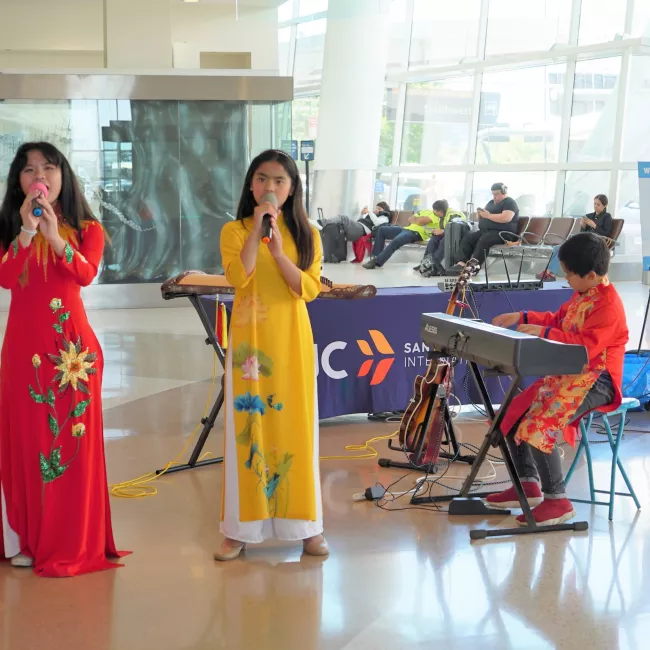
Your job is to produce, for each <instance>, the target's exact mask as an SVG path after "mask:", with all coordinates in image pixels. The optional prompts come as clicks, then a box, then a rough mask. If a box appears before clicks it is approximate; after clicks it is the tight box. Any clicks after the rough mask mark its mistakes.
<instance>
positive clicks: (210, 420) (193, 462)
mask: <svg viewBox="0 0 650 650" xmlns="http://www.w3.org/2000/svg"><path fill="white" fill-rule="evenodd" d="M175 297H181V296H179V295H178V294H177V295H176V296H175ZM183 297H185V298H189V300H190V302H191V303H192V305H193V306H194V309H196V312H197V313H198V315H199V318H200V319H201V322H202V323H203V327H204V328H205V331H206V333H207V335H208V338H207V339H206V340H205V344H206V345H211V346H212V347H213V348H214V351H215V353H216V355H217V358H218V359H219V363H221V367H222V368H223V367H224V366H225V362H226V357H225V355H224V353H223V348H222V347H221V345H219V341H218V340H217V337H216V334H215V333H214V328H213V327H212V323H211V322H210V319H209V317H208V315H207V313H206V311H205V309H204V307H203V304H202V303H201V299H200V297H199V296H198V295H197V294H195V293H191V294H190V293H188V294H187V295H185V296H183ZM223 400H224V381H223V377H222V378H221V390H220V391H219V395H218V396H217V399H216V400H215V402H214V404H213V405H212V409H211V410H210V414H209V415H208V417H207V418H201V424H202V425H203V428H202V429H201V434H200V435H199V439H198V440H197V441H196V445H194V450H193V451H192V454H191V455H190V458H189V460H188V461H187V463H185V464H183V465H172V466H171V467H170V468H169V469H168V470H166V471H165V470H162V469H157V470H156V474H162V473H163V472H165V474H173V473H174V472H183V471H185V470H187V469H194V468H195V467H205V466H206V465H216V464H217V463H223V456H219V457H217V458H208V459H207V460H201V461H199V458H200V456H201V452H202V451H203V447H204V446H205V442H206V440H207V439H208V436H209V435H210V431H212V427H214V423H215V422H216V420H217V417H218V415H219V412H220V411H221V407H222V406H223Z"/></svg>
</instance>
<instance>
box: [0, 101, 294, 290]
mask: <svg viewBox="0 0 650 650" xmlns="http://www.w3.org/2000/svg"><path fill="white" fill-rule="evenodd" d="M290 134H291V104H290V103H289V102H252V101H221V100H215V101H208V100H183V101H177V100H146V99H135V100H131V99H101V100H90V99H79V100H77V99H72V100H38V101H36V100H6V101H4V102H0V192H2V195H4V191H5V186H4V183H5V181H6V178H7V172H8V168H9V165H10V163H11V160H12V159H13V157H14V154H15V152H16V149H17V148H18V147H19V146H20V145H21V144H22V143H23V142H26V141H35V140H36V141H41V140H46V141H49V142H52V143H53V144H55V145H56V146H57V147H59V148H60V149H61V150H62V151H63V152H64V153H65V155H66V156H67V157H68V159H69V160H70V163H71V164H72V167H73V169H74V170H75V172H76V174H77V175H78V177H79V180H80V182H81V183H82V186H83V191H84V193H85V195H86V198H87V199H88V201H89V203H90V205H91V206H92V208H93V211H94V212H95V214H96V215H97V217H98V218H99V219H101V221H102V223H103V224H104V227H105V228H106V231H107V233H108V235H109V236H110V239H111V244H110V246H107V248H106V253H105V255H104V262H103V265H102V268H101V270H100V273H99V275H98V278H97V280H96V282H97V283H99V284H119V283H128V284H134V283H147V282H155V283H160V282H162V281H164V280H166V279H167V278H169V277H170V276H173V275H174V274H176V273H179V272H180V271H182V270H186V269H201V270H202V271H206V272H208V273H220V272H221V271H222V268H221V259H220V254H219V234H220V231H221V228H222V227H223V225H224V224H225V223H227V222H228V221H229V220H231V219H233V218H234V214H235V213H236V210H237V203H238V200H239V195H240V193H241V187H242V183H243V180H244V176H245V174H246V170H247V166H248V164H249V162H250V160H251V158H252V157H253V156H255V155H256V154H257V153H259V152H260V151H262V150H264V149H267V148H270V147H274V148H280V146H281V143H282V141H283V140H287V139H289V138H290Z"/></svg>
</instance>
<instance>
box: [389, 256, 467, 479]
mask: <svg viewBox="0 0 650 650" xmlns="http://www.w3.org/2000/svg"><path fill="white" fill-rule="evenodd" d="M479 268H480V265H479V263H478V262H477V261H476V260H475V259H473V258H472V259H471V260H470V261H469V262H467V264H466V265H465V268H464V269H463V271H462V272H461V274H460V276H459V278H458V280H457V282H456V285H455V286H454V288H453V290H452V292H451V296H450V298H449V303H448V304H447V309H446V311H445V313H446V314H449V315H453V314H454V312H455V311H456V308H457V307H460V313H459V315H462V311H463V309H465V308H466V307H467V305H466V304H465V303H464V298H465V292H466V291H467V285H468V284H469V282H470V278H471V277H472V276H473V275H476V274H477V273H478V270H479ZM451 377H452V373H451V363H450V361H449V360H448V359H440V358H433V359H431V361H430V362H429V365H428V367H427V370H426V372H425V374H424V375H418V376H417V377H416V378H415V388H414V391H413V397H412V398H411V401H410V402H409V404H408V406H407V408H406V410H405V411H404V415H403V416H402V420H401V422H400V427H399V444H400V448H401V449H402V450H403V451H405V452H407V453H408V454H409V460H410V461H411V463H412V464H413V465H416V466H418V467H422V466H429V465H433V464H435V463H436V462H437V461H438V455H439V453H440V445H441V443H442V435H443V432H444V430H445V422H444V413H443V408H442V407H443V401H446V399H447V397H448V395H449V390H450V386H451ZM425 427H426V430H424V429H425Z"/></svg>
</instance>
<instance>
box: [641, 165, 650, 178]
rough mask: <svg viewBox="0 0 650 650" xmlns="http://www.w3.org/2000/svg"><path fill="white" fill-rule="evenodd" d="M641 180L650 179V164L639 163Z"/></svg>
mask: <svg viewBox="0 0 650 650" xmlns="http://www.w3.org/2000/svg"><path fill="white" fill-rule="evenodd" d="M639 178H650V162H640V163H639Z"/></svg>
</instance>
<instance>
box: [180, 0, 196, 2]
mask: <svg viewBox="0 0 650 650" xmlns="http://www.w3.org/2000/svg"><path fill="white" fill-rule="evenodd" d="M198 1H199V0H183V2H198Z"/></svg>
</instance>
